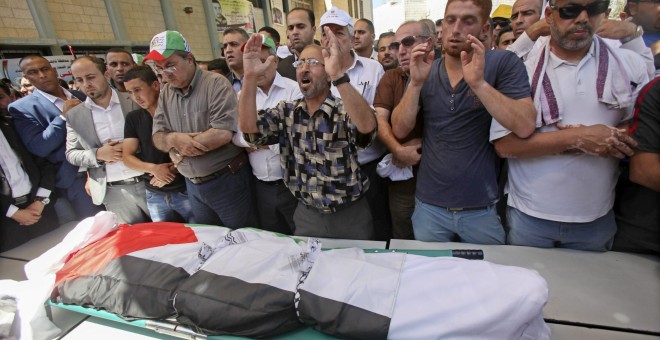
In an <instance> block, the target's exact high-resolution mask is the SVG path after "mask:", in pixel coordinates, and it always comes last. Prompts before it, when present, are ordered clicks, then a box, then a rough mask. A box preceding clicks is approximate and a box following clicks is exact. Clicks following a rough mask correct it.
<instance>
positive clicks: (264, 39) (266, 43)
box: [241, 34, 277, 54]
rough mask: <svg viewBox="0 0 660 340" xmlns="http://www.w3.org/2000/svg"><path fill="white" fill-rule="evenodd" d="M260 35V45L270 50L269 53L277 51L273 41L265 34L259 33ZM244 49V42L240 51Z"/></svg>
mask: <svg viewBox="0 0 660 340" xmlns="http://www.w3.org/2000/svg"><path fill="white" fill-rule="evenodd" d="M259 35H260V36H261V47H265V48H267V49H269V50H270V52H271V54H276V53H277V48H276V47H275V41H273V39H271V38H270V37H269V36H267V35H265V34H259ZM243 50H245V43H243V45H242V46H241V52H243Z"/></svg>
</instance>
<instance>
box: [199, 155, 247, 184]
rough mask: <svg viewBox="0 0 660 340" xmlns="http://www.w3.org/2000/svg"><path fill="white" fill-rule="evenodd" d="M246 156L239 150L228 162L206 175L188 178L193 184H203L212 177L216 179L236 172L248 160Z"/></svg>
mask: <svg viewBox="0 0 660 340" xmlns="http://www.w3.org/2000/svg"><path fill="white" fill-rule="evenodd" d="M248 161H249V160H248V157H247V154H245V152H241V153H240V154H239V155H238V156H236V157H234V159H232V160H231V161H230V162H229V164H227V166H226V167H224V168H222V169H220V170H218V171H216V172H214V173H212V174H210V175H206V176H201V177H190V178H188V179H189V180H190V181H191V182H193V183H194V184H203V183H206V182H208V181H210V180H212V179H216V178H218V177H220V176H222V175H224V174H226V173H228V172H230V171H231V172H232V173H236V172H238V170H240V169H241V168H242V167H243V165H244V164H246V163H247V162H248Z"/></svg>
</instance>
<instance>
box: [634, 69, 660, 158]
mask: <svg viewBox="0 0 660 340" xmlns="http://www.w3.org/2000/svg"><path fill="white" fill-rule="evenodd" d="M645 90H646V91H645ZM636 105H637V110H635V111H636V115H635V118H634V121H633V125H632V128H631V130H632V137H633V138H634V139H635V140H636V141H637V142H638V143H639V145H638V146H637V149H638V150H640V151H645V152H653V153H660V78H656V79H655V81H653V82H652V83H650V84H649V85H647V87H645V88H644V89H642V91H641V94H640V97H639V99H638V100H637V104H636Z"/></svg>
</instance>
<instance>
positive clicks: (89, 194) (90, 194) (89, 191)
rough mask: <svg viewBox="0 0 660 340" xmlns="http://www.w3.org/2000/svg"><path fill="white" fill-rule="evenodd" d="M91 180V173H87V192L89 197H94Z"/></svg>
mask: <svg viewBox="0 0 660 340" xmlns="http://www.w3.org/2000/svg"><path fill="white" fill-rule="evenodd" d="M90 181H91V180H90V179H89V174H88V175H87V180H86V181H85V192H86V193H87V195H88V196H89V197H92V189H91V188H90V187H89V182H90Z"/></svg>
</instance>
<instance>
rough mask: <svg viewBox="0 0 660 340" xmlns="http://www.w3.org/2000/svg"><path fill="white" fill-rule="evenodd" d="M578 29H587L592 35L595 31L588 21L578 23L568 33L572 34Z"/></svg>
mask: <svg viewBox="0 0 660 340" xmlns="http://www.w3.org/2000/svg"><path fill="white" fill-rule="evenodd" d="M577 31H587V32H589V34H591V35H593V33H594V29H593V27H591V25H589V24H588V23H584V24H578V25H576V26H575V27H573V28H571V29H569V30H568V31H567V32H566V33H567V34H571V33H575V32H577Z"/></svg>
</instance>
